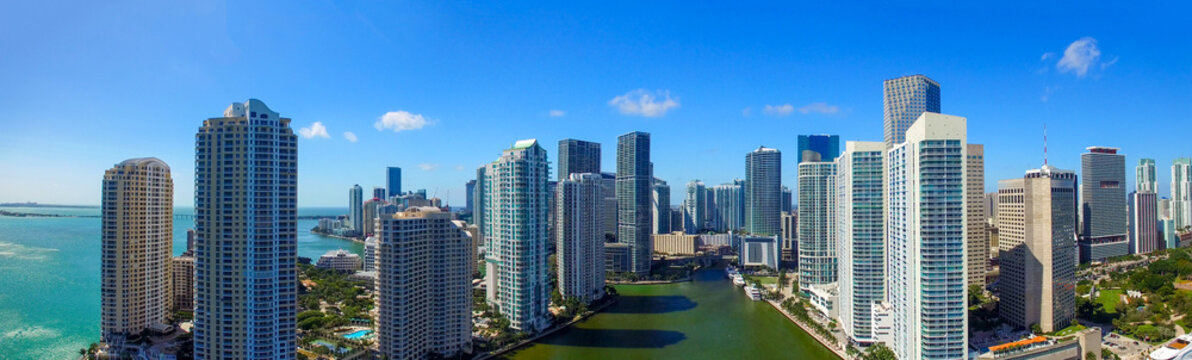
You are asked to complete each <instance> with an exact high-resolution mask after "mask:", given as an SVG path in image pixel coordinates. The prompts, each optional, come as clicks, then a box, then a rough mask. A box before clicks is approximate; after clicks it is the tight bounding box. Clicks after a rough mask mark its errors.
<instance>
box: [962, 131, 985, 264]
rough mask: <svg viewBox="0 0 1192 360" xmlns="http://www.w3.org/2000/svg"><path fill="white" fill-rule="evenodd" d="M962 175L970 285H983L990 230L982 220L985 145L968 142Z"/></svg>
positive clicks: (983, 216) (983, 212) (983, 217)
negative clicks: (963, 174)
mask: <svg viewBox="0 0 1192 360" xmlns="http://www.w3.org/2000/svg"><path fill="white" fill-rule="evenodd" d="M965 156H966V158H967V159H966V161H965V162H966V164H967V165H968V166H967V167H966V169H965V176H964V181H965V184H964V192H965V200H966V203H965V211H966V212H967V213H968V215H967V216H968V217H967V218H966V220H965V229H964V234H965V237H966V238H967V239H966V241H967V244H968V255H967V256H968V260H967V263H968V281H969V285H980V286H981V287H985V275H986V274H988V273H989V233H988V232H987V231H986V226H987V223H986V222H985V146H984V145H979V144H968V153H966V154H965Z"/></svg>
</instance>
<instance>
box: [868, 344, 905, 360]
mask: <svg viewBox="0 0 1192 360" xmlns="http://www.w3.org/2000/svg"><path fill="white" fill-rule="evenodd" d="M861 359H862V360H898V356H896V355H894V350H890V348H889V347H886V344H883V343H877V344H874V345H873V346H870V347H868V348H866V349H865V355H862V356H861Z"/></svg>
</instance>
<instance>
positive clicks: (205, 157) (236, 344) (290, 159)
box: [194, 99, 298, 359]
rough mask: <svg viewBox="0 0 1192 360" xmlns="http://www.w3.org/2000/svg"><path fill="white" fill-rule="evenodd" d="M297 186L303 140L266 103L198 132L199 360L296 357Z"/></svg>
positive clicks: (253, 103) (235, 108) (249, 105)
mask: <svg viewBox="0 0 1192 360" xmlns="http://www.w3.org/2000/svg"><path fill="white" fill-rule="evenodd" d="M248 139H252V141H249V140H248ZM228 159H253V161H246V160H228ZM297 188H298V138H297V136H295V135H294V131H293V129H291V128H290V119H288V118H282V117H280V116H278V113H277V112H274V111H273V110H270V109H269V107H267V106H265V103H263V102H261V101H260V100H257V99H249V100H248V101H247V102H245V103H234V104H232V105H231V106H229V107H228V108H227V109H226V110H224V114H223V117H218V118H211V119H207V120H205V121H204V122H203V126H202V127H201V128H199V132H198V135H196V136H195V233H196V234H197V239H196V241H195V314H194V356H195V359H216V358H219V359H264V358H273V359H294V358H295V356H296V355H295V349H297V348H298V344H297V328H296V324H295V321H296V315H297V308H298V304H297V286H296V285H295V284H296V283H297V282H298V274H297V273H298V267H297V266H296V264H297V262H298V255H297V251H298V242H297V231H298V230H297V215H298V211H297V205H296V204H297Z"/></svg>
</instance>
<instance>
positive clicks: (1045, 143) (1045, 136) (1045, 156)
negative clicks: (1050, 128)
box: [1043, 123, 1047, 165]
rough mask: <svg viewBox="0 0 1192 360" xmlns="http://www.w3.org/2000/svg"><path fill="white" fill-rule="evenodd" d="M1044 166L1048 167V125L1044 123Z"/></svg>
mask: <svg viewBox="0 0 1192 360" xmlns="http://www.w3.org/2000/svg"><path fill="white" fill-rule="evenodd" d="M1043 165H1047V123H1043Z"/></svg>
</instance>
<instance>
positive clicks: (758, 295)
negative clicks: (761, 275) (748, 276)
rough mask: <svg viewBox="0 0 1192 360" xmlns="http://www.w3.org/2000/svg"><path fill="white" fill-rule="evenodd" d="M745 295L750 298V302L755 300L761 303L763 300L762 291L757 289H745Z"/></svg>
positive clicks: (750, 287) (748, 287)
mask: <svg viewBox="0 0 1192 360" xmlns="http://www.w3.org/2000/svg"><path fill="white" fill-rule="evenodd" d="M745 295H748V296H749V300H753V301H761V300H762V291H761V290H758V289H757V288H756V287H752V286H746V287H745Z"/></svg>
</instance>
